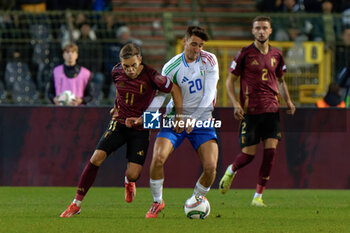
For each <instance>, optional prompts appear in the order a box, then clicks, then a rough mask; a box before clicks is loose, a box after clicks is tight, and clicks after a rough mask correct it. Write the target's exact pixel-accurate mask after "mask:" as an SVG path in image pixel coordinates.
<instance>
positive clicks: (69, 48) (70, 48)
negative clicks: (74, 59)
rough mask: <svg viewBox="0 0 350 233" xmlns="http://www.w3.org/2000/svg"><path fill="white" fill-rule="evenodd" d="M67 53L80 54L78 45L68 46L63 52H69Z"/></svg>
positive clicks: (71, 44)
mask: <svg viewBox="0 0 350 233" xmlns="http://www.w3.org/2000/svg"><path fill="white" fill-rule="evenodd" d="M67 51H73V52H77V53H78V45H76V44H74V43H69V44H66V45H65V46H64V47H63V49H62V52H67Z"/></svg>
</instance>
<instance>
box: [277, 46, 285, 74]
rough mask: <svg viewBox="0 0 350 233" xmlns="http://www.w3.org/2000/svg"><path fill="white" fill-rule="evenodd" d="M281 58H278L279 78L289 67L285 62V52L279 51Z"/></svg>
mask: <svg viewBox="0 0 350 233" xmlns="http://www.w3.org/2000/svg"><path fill="white" fill-rule="evenodd" d="M278 55H279V59H278V61H279V62H278V67H277V69H276V76H277V77H278V78H281V77H282V76H283V75H284V73H285V72H286V71H287V67H286V64H285V63H284V57H283V54H282V53H281V52H279V54H278Z"/></svg>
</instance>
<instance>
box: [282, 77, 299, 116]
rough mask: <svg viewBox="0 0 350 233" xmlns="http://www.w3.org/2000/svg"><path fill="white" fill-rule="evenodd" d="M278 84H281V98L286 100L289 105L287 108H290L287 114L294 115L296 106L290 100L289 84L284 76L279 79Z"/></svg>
mask: <svg viewBox="0 0 350 233" xmlns="http://www.w3.org/2000/svg"><path fill="white" fill-rule="evenodd" d="M278 84H279V89H280V92H281V96H282V98H283V99H284V101H285V102H286V103H287V107H288V110H287V113H288V114H291V115H294V113H295V106H294V104H293V102H292V100H291V98H290V95H289V91H288V87H287V83H286V82H285V80H284V76H282V77H281V78H278Z"/></svg>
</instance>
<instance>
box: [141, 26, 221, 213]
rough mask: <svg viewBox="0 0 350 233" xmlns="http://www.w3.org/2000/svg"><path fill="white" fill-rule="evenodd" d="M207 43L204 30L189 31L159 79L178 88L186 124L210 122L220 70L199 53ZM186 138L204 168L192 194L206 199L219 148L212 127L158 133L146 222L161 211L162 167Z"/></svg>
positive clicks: (213, 59)
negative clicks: (150, 199)
mask: <svg viewBox="0 0 350 233" xmlns="http://www.w3.org/2000/svg"><path fill="white" fill-rule="evenodd" d="M207 40H208V34H207V33H206V31H205V30H204V29H203V28H201V27H198V26H190V27H188V28H187V31H186V35H185V38H184V40H183V43H184V51H183V53H181V54H178V55H176V56H175V57H173V58H172V59H171V60H170V61H169V62H168V63H166V64H165V65H164V67H163V70H162V75H164V76H167V77H168V78H169V79H171V80H172V81H173V83H174V84H176V85H178V86H179V87H180V88H181V93H182V98H183V116H184V120H187V121H194V120H195V121H207V120H209V119H211V118H212V111H213V108H214V104H215V97H216V85H217V82H218V80H219V68H218V62H217V59H216V56H215V55H214V54H212V53H209V52H206V51H204V50H202V49H203V46H204V42H205V41H207ZM156 98H159V101H164V97H163V98H162V96H160V95H158V96H157V97H156ZM172 106H173V101H172V100H171V101H170V102H169V104H168V106H167V110H169V109H172ZM185 138H188V140H189V141H190V142H191V144H192V146H193V148H194V149H195V150H196V151H197V153H198V155H199V158H200V161H201V162H202V166H203V173H202V174H201V176H200V177H199V179H198V181H197V183H196V186H195V188H194V192H193V194H195V195H196V194H199V195H203V196H205V195H206V194H207V192H208V191H209V189H210V187H211V185H212V184H213V182H214V180H215V176H216V165H217V160H218V144H217V137H216V132H215V129H214V127H207V128H199V127H193V125H188V127H186V128H185V130H184V131H182V132H179V131H176V130H174V129H171V128H163V129H161V131H160V132H159V134H158V135H157V139H156V142H155V145H154V150H153V159H152V162H151V167H150V189H151V192H152V195H153V201H154V202H153V204H152V206H151V208H150V209H149V211H148V212H147V214H146V218H156V217H157V216H158V213H159V212H160V211H161V210H162V209H164V206H165V203H164V200H163V196H162V190H163V182H164V167H163V166H164V163H165V161H166V160H167V158H168V157H169V155H170V154H171V153H172V152H173V151H174V150H175V149H176V148H177V147H178V146H180V145H181V143H182V142H183V140H184V139H185Z"/></svg>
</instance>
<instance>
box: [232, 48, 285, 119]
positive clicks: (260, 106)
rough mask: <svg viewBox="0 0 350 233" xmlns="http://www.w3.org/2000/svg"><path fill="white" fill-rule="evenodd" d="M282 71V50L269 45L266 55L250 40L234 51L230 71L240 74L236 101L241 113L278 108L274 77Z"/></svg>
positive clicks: (280, 75)
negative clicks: (239, 104)
mask: <svg viewBox="0 0 350 233" xmlns="http://www.w3.org/2000/svg"><path fill="white" fill-rule="evenodd" d="M285 71H286V66H285V64H284V58H283V54H282V52H281V51H280V50H278V49H276V48H273V47H271V46H269V51H268V53H267V54H266V55H264V54H262V53H261V52H260V51H259V49H257V48H256V47H255V45H254V43H253V44H251V45H249V46H247V47H245V48H243V49H242V50H241V51H240V52H238V53H237V55H236V58H235V59H234V60H233V62H232V64H231V67H230V72H231V73H232V74H234V75H236V76H240V82H241V92H240V101H241V105H242V107H243V110H244V112H245V113H247V114H261V113H265V112H277V111H278V102H279V101H278V93H279V90H278V81H277V78H281V77H282V76H283V74H284V72H285Z"/></svg>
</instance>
